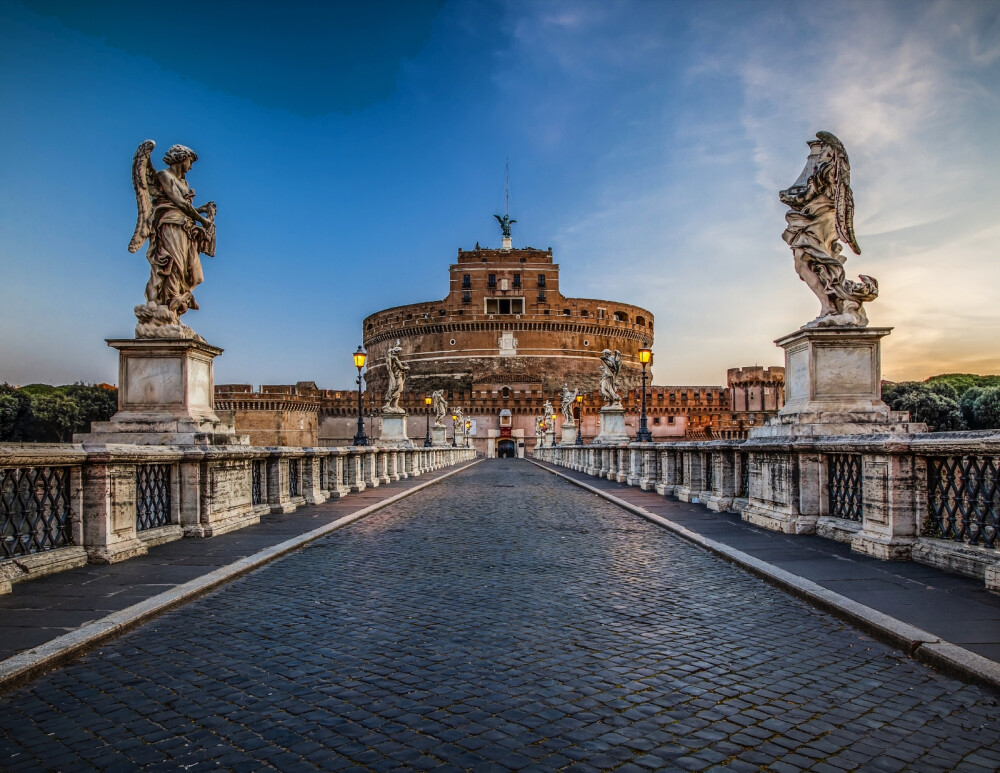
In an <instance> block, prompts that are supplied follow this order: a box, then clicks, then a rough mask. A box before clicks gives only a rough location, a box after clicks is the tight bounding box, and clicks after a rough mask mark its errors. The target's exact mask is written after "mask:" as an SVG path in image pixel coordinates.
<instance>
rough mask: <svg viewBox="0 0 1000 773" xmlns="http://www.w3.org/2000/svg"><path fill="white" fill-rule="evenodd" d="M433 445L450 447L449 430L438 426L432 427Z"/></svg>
mask: <svg viewBox="0 0 1000 773" xmlns="http://www.w3.org/2000/svg"><path fill="white" fill-rule="evenodd" d="M431 445H434V446H450V445H451V443H449V442H448V428H447V427H439V426H437V425H436V424H435V425H434V426H432V427H431Z"/></svg>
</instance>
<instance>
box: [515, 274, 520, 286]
mask: <svg viewBox="0 0 1000 773" xmlns="http://www.w3.org/2000/svg"><path fill="white" fill-rule="evenodd" d="M520 286H521V275H520V274H514V287H520Z"/></svg>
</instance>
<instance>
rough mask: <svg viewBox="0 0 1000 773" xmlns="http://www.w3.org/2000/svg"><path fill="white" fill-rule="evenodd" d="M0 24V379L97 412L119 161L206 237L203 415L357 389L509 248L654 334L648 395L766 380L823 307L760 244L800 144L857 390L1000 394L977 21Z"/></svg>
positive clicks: (759, 9)
mask: <svg viewBox="0 0 1000 773" xmlns="http://www.w3.org/2000/svg"><path fill="white" fill-rule="evenodd" d="M161 8H168V6H166V5H163V6H155V5H152V4H133V3H125V2H93V3H86V4H84V3H69V2H56V1H55V0H25V1H24V2H16V1H12V0H0V36H2V37H0V43H2V44H0V105H2V106H3V110H2V111H0V143H2V147H3V148H4V150H5V158H4V170H3V173H2V174H0V267H2V270H3V274H2V276H3V282H2V284H0V301H2V302H0V331H2V339H0V340H2V348H0V381H8V382H10V383H15V384H17V383H30V382H35V381H46V382H55V383H65V382H72V381H77V380H84V381H111V382H113V381H114V380H115V379H116V377H117V360H116V353H115V352H114V351H113V350H111V349H109V348H107V347H106V345H105V344H104V341H103V339H105V338H125V337H130V336H131V335H132V329H133V327H134V324H135V320H134V317H133V315H132V307H133V306H134V305H135V304H137V303H140V302H141V301H142V294H143V288H144V285H145V281H146V278H147V276H148V264H147V263H146V260H145V258H144V254H143V253H144V251H143V252H140V253H138V254H135V255H133V254H130V253H128V252H127V250H126V245H127V244H128V241H129V238H130V237H131V234H132V229H133V227H134V222H135V199H134V193H133V191H132V188H131V182H130V177H129V175H130V171H129V169H130V162H131V156H132V153H133V152H134V151H135V148H136V146H137V145H138V144H139V142H140V141H142V140H144V139H146V138H151V139H154V140H156V142H157V143H158V149H157V152H155V153H154V158H155V159H157V164H158V166H159V165H160V164H159V162H158V159H159V157H160V155H162V153H161V152H160V151H162V150H165V149H166V148H167V147H169V146H170V145H172V144H174V143H183V144H186V145H189V146H191V147H192V148H194V149H195V150H196V151H197V152H198V154H199V155H200V160H199V161H198V163H197V164H196V165H195V167H194V169H193V170H192V172H191V173H190V175H189V180H190V182H191V184H192V185H193V186H194V187H195V188H196V189H197V191H198V196H197V200H196V201H197V202H199V203H203V202H205V201H207V200H209V199H212V200H215V201H216V202H217V204H218V207H219V213H218V217H217V224H218V248H217V252H216V255H217V257H215V258H205V259H204V263H205V274H206V279H205V283H204V284H203V285H202V286H201V287H200V288H198V290H197V291H196V296H197V298H198V301H199V303H200V305H201V309H200V310H199V311H192V312H189V313H188V314H187V315H185V317H184V319H185V322H186V323H187V324H189V325H191V326H192V327H193V328H194V329H195V330H196V331H198V332H199V333H200V334H201V335H203V336H204V337H205V338H206V340H208V341H209V342H210V343H212V344H215V345H217V346H221V347H223V348H224V349H225V350H226V351H225V354H223V355H222V357H220V358H219V359H218V360H217V361H216V382H217V383H233V382H235V383H253V384H261V383H293V382H295V381H299V380H315V381H316V382H317V383H318V384H319V385H320V386H324V387H330V388H345V387H349V386H350V385H351V384H352V382H353V373H354V369H353V366H352V364H351V357H350V355H351V353H352V352H353V350H354V348H355V347H356V346H357V344H358V343H360V338H361V329H360V328H361V320H362V319H363V317H364V316H365V315H367V314H370V313H371V312H373V311H377V310H379V309H381V308H385V307H388V306H393V305H397V304H402V303H409V302H416V301H424V300H433V299H437V298H441V297H443V296H444V294H445V292H446V289H447V269H448V264H449V263H450V262H452V261H453V260H454V257H455V253H456V249H457V248H459V247H462V248H465V249H469V248H471V247H472V246H473V245H474V244H475V243H476V242H477V241H478V242H480V243H481V244H483V245H489V246H499V242H500V233H499V230H498V228H497V225H496V222H495V221H494V219H493V217H492V215H493V213H494V212H500V211H502V206H503V196H504V163H505V159H507V158H508V157H509V159H510V174H511V189H510V191H511V215H512V216H513V217H515V218H516V219H517V220H518V223H517V225H516V226H515V229H514V242H515V245H519V246H525V245H530V246H535V247H540V248H546V247H552V248H553V251H554V254H555V259H556V261H557V262H558V263H559V264H560V265H561V267H562V289H563V291H564V292H565V293H566V294H568V295H573V296H579V297H603V298H612V299H619V300H622V301H625V302H631V303H635V304H638V305H640V306H644V307H646V308H648V309H649V310H651V311H652V312H653V313H654V315H655V316H656V342H655V346H654V352H655V358H656V359H655V362H654V374H655V380H656V382H657V383H661V384H720V383H723V382H724V380H725V369H726V368H727V367H734V366H738V365H752V364H755V363H756V364H764V365H771V364H781V362H782V357H781V351H780V350H779V349H777V348H775V347H774V344H773V343H772V341H773V340H774V339H775V338H777V337H779V336H781V335H784V334H785V333H788V332H791V331H792V330H794V329H796V328H797V327H799V326H800V325H801V324H803V323H804V322H806V321H807V320H809V319H812V318H813V317H814V316H815V315H816V313H817V311H818V303H817V301H816V300H815V298H814V296H813V295H812V294H811V292H810V291H809V290H808V289H807V288H806V286H805V285H804V284H803V283H802V282H800V281H799V279H798V277H797V276H796V275H795V273H794V270H793V268H792V259H791V253H790V252H789V250H788V248H787V246H786V245H785V244H784V243H783V242H782V241H781V238H780V235H781V231H782V230H783V228H784V220H783V212H784V207H783V206H782V205H781V204H780V203H779V202H778V199H777V191H778V189H780V188H784V187H787V186H788V185H789V184H791V183H792V182H793V181H794V179H795V178H796V176H797V175H798V173H799V171H800V170H801V168H802V165H803V163H804V161H805V157H806V152H807V149H806V145H805V142H806V141H807V140H808V139H810V138H811V137H812V136H813V135H814V134H815V132H816V131H818V130H820V129H823V130H826V131H831V132H833V133H834V134H836V135H838V136H839V137H840V139H841V140H842V141H843V142H844V144H845V146H846V147H847V150H848V153H849V154H850V157H851V165H852V184H853V188H854V196H855V202H856V207H857V210H856V215H855V227H856V230H857V233H858V240H859V242H860V244H861V248H862V255H860V256H854V255H853V254H850V253H849V257H848V262H847V270H848V273H849V274H850V275H852V276H854V275H857V274H859V273H864V274H871V275H873V276H874V277H876V279H878V281H879V284H880V288H881V297H880V298H879V299H878V300H877V301H875V302H873V303H871V304H869V305H868V311H869V316H870V318H871V322H872V324H873V325H885V326H892V327H894V328H895V330H894V332H893V334H892V335H891V336H890V337H889V338H888V339H886V340H885V341H884V344H883V375H884V376H886V377H887V378H895V379H901V378H925V377H927V376H929V375H933V374H935V373H939V372H946V371H971V372H978V373H1000V346H998V343H997V342H998V340H1000V311H998V298H1000V292H998V289H997V288H998V287H1000V218H998V214H997V213H998V212H1000V153H998V150H997V140H996V134H997V126H998V125H1000V3H996V2H990V1H986V2H971V1H968V0H966V1H964V2H919V0H905V1H904V2H859V3H854V2H831V3H823V4H817V3H809V4H802V3H791V2H723V1H722V0H708V1H707V2H699V3H681V2H666V1H664V2H641V1H639V0H622V1H621V2H610V1H607V0H602V1H600V2H587V0H567V1H566V2H560V1H559V0H546V1H545V2H527V1H526V0H524V1H519V2H513V1H511V2H503V1H501V0H497V1H496V2H471V1H464V0H450V1H448V2H424V3H421V2H405V3H404V2H382V3H377V2H371V0H368V1H367V2H363V3H340V2H332V3H326V4H320V3H296V2H290V3H285V4H283V5H281V6H275V4H273V3H263V2H257V0H252V1H249V2H235V0H234V1H233V2H224V3H211V2H209V3H204V4H200V5H198V6H195V7H194V8H195V9H196V10H195V11H194V12H193V13H188V12H187V11H184V12H183V13H182V12H176V13H174V14H171V13H170V12H169V11H167V12H161V11H160V9H161Z"/></svg>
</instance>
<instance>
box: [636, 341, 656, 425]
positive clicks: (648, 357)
mask: <svg viewBox="0 0 1000 773" xmlns="http://www.w3.org/2000/svg"><path fill="white" fill-rule="evenodd" d="M652 360H653V350H652V349H650V348H649V347H648V346H646V345H643V347H642V348H641V349H640V350H639V362H641V363H642V412H641V413H640V414H639V432H638V434H637V435H636V438H635V439H636V440H638V441H639V442H640V443H652V442H653V433H652V432H650V431H649V428H648V427H647V426H646V364H647V363H649V362H652Z"/></svg>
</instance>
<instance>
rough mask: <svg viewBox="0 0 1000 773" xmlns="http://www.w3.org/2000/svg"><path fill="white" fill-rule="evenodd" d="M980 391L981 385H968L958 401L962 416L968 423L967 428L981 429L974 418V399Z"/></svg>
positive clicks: (981, 390)
mask: <svg viewBox="0 0 1000 773" xmlns="http://www.w3.org/2000/svg"><path fill="white" fill-rule="evenodd" d="M982 393H983V388H982V387H977V386H976V387H969V388H968V389H966V390H965V393H964V394H963V395H962V399H961V400H959V401H958V405H959V407H960V408H961V409H962V418H964V419H965V423H966V424H968V425H969V429H983V428H982V427H980V426H979V421H978V420H977V419H976V400H978V399H979V396H980V395H981V394H982Z"/></svg>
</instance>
